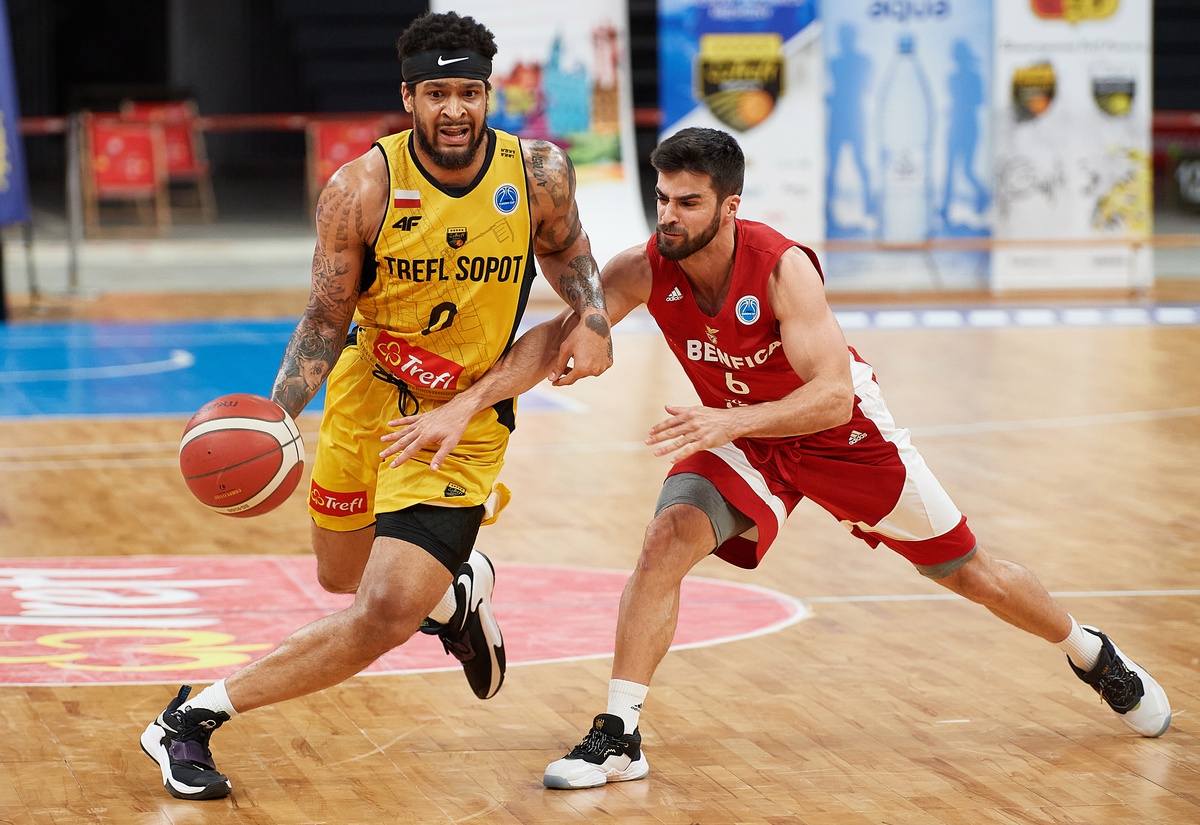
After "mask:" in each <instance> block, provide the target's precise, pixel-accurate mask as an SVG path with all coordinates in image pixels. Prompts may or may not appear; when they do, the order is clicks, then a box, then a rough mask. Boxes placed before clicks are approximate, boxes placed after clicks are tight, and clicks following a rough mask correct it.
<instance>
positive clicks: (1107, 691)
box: [1095, 659, 1143, 712]
mask: <svg viewBox="0 0 1200 825" xmlns="http://www.w3.org/2000/svg"><path fill="white" fill-rule="evenodd" d="M1095 688H1096V690H1097V692H1099V694H1100V696H1101V698H1102V699H1104V701H1106V702H1108V704H1109V706H1110V707H1112V708H1113V709H1116V710H1122V709H1123V710H1122V712H1124V711H1126V710H1129V709H1130V708H1132V707H1133V706H1134V705H1136V704H1137V702H1138V700H1139V699H1141V697H1142V692H1143V687H1142V680H1141V679H1140V678H1139V677H1138V675H1137V674H1136V673H1134V672H1133V671H1132V670H1130V669H1129V668H1127V667H1126V666H1125V663H1124V662H1122V661H1121V660H1120V659H1114V660H1113V662H1112V664H1111V665H1109V666H1108V670H1107V671H1105V673H1104V675H1103V676H1101V677H1100V678H1099V679H1098V680H1096V684H1095Z"/></svg>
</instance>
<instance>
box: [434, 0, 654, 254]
mask: <svg viewBox="0 0 1200 825" xmlns="http://www.w3.org/2000/svg"><path fill="white" fill-rule="evenodd" d="M431 7H432V10H433V11H435V12H447V11H455V12H458V13H459V14H461V15H469V16H471V17H474V18H475V19H476V20H478V21H479V22H480V23H482V24H483V25H485V26H487V27H488V28H489V29H491V30H492V33H493V34H494V35H495V36H496V44H497V46H498V47H499V50H500V51H499V53H498V54H497V55H496V57H495V59H494V60H493V61H492V77H491V81H492V87H493V89H492V98H491V102H490V108H489V112H488V123H489V125H491V126H493V127H495V128H497V129H503V130H505V131H508V132H512V133H514V134H517V135H520V136H521V137H522V138H530V139H543V140H549V141H551V142H553V143H555V144H557V145H559V146H561V147H563V148H564V149H566V150H567V153H568V154H569V155H570V157H571V162H572V163H573V164H574V165H575V172H576V175H577V180H578V190H577V193H576V200H577V201H578V203H579V212H580V217H581V218H582V220H583V226H584V229H585V230H586V231H587V233H588V236H589V238H591V242H592V251H593V253H594V254H595V257H596V261H597V262H598V263H599V264H600V265H601V266H603V265H604V264H605V263H606V262H607V261H608V259H609V258H611V257H612V256H613V255H615V254H616V253H617V252H620V251H621V250H623V249H625V248H627V247H630V246H633V245H634V244H637V243H640V242H643V241H645V240H646V238H647V237H649V234H650V230H649V227H648V226H647V224H646V216H645V207H644V205H643V203H642V198H641V191H640V188H639V184H638V171H637V147H636V142H635V139H634V131H633V103H632V92H631V91H630V82H629V32H628V28H629V24H628V19H629V15H628V10H627V8H626V0H591V2H588V3H586V4H578V5H573V6H571V7H570V9H569V13H566V12H567V9H566V7H565V6H564V5H563V3H562V2H560V0H522V2H520V3H508V4H504V3H493V2H488V0H454V2H450V1H449V0H434V2H433V3H431Z"/></svg>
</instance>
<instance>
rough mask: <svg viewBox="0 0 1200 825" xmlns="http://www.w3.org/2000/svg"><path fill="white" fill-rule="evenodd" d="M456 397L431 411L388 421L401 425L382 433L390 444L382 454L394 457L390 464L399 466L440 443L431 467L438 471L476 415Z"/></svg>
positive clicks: (383, 438)
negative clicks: (459, 402)
mask: <svg viewBox="0 0 1200 825" xmlns="http://www.w3.org/2000/svg"><path fill="white" fill-rule="evenodd" d="M456 400H457V399H451V400H450V401H447V402H446V403H445V404H443V405H442V406H440V407H435V408H434V409H432V410H430V411H429V412H424V413H417V414H416V415H407V416H404V417H403V418H394V419H392V420H391V421H389V422H388V426H389V427H398V428H402V429H398V430H397V431H396V432H394V433H388V434H387V435H384V436H381V437H380V440H381V441H390V442H391V445H390V446H388V447H387V449H385V450H384V451H383V452H381V453H380V454H379V457H380V458H381V459H384V460H386V459H388V458H389V457H391V459H392V460H391V462H390V463H389V464H388V466H389V467H399V466H400V465H401V464H403V463H404V462H406V461H408V460H409V459H410V458H412V457H413V456H414V455H416V454H417V453H419V452H421V451H422V450H426V449H430V448H431V447H432V446H433V445H437V451H436V452H435V453H434V455H433V458H432V459H431V460H430V461H429V469H431V470H433V471H434V472H436V471H437V470H438V469H440V468H441V466H442V462H443V461H444V460H445V459H446V456H448V455H449V454H450V451H451V450H453V449H454V448H455V447H457V446H458V442H459V441H461V440H462V437H463V433H464V432H466V430H467V425H468V424H470V423H471V416H472V415H474V411H473V410H472V409H471V408H470V406H469V405H467V404H457V403H455V401H456Z"/></svg>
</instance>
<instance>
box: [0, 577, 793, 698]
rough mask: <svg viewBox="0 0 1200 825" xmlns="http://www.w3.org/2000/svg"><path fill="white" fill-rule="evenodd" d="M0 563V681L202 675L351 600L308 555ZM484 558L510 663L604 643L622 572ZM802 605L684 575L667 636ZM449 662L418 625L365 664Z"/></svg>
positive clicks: (735, 624)
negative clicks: (322, 583)
mask: <svg viewBox="0 0 1200 825" xmlns="http://www.w3.org/2000/svg"><path fill="white" fill-rule="evenodd" d="M2 565H3V566H0V684H8V685H16V684H23V685H52V684H53V685H58V684H131V683H150V682H182V681H187V682H191V683H197V682H210V681H213V680H215V679H219V678H223V677H225V676H228V675H229V674H231V673H233V672H234V671H235V670H237V669H239V668H241V667H244V666H245V665H246V664H248V663H249V662H251V661H253V660H254V659H257V658H260V657H261V656H263V655H264V654H265V653H267V652H268V651H270V650H271V649H273V648H274V647H275V646H277V645H278V644H279V642H280V641H281V640H282V639H284V638H285V637H286V636H288V635H290V634H291V633H293V632H295V631H296V630H297V629H299V628H300V627H303V626H304V625H306V624H308V623H310V622H312V621H314V620H315V619H318V618H320V617H321V616H326V615H329V614H330V613H334V612H337V611H339V610H342V609H344V608H346V607H348V606H349V605H350V604H351V602H352V601H353V596H349V595H339V594H331V593H326V592H325V591H324V590H322V589H321V588H320V587H319V586H318V585H317V583H316V569H315V567H316V565H315V562H314V561H313V559H312V557H311V556H310V555H308V554H305V555H302V556H301V555H298V556H235V557H230V556H203V557H202V556H187V557H179V556H142V557H129V556H122V557H119V558H117V557H100V558H87V559H83V558H55V559H46V558H15V559H4V560H3V561H2ZM496 568H497V575H498V579H499V581H500V584H499V585H498V586H497V588H496V596H495V602H494V607H495V612H496V616H497V618H498V620H499V622H500V624H501V626H502V627H503V629H504V638H505V642H506V645H507V655H508V664H509V665H510V666H513V665H520V664H523V663H534V662H547V661H555V660H560V661H562V660H569V659H580V658H594V657H603V656H611V655H612V649H613V634H614V632H615V629H616V618H617V605H618V604H619V602H620V598H621V590H622V588H623V587H624V584H625V580H626V579H627V578H628V576H629V573H628V571H625V570H593V569H587V570H576V569H570V568H558V567H548V566H541V565H506V564H503V563H498V564H497V565H496ZM807 615H808V613H807V610H806V609H805V608H804V606H803V605H802V604H800V603H799V602H797V601H795V600H794V599H792V598H790V597H788V596H785V595H783V594H781V593H775V592H772V591H769V590H764V589H761V588H756V587H751V586H748V585H739V584H733V583H730V582H721V581H715V580H708V579H702V578H693V577H688V578H687V579H685V580H684V583H683V604H682V605H681V608H680V615H679V629H678V631H677V632H676V634H675V646H676V647H680V646H697V645H703V644H717V643H719V642H722V641H731V640H734V639H738V638H741V637H744V636H746V635H751V634H758V633H766V632H771V631H774V630H778V629H780V628H782V627H786V626H787V625H790V624H792V623H794V622H796V621H799V620H800V619H803V618H805V617H806V616H807ZM547 627H553V628H554V629H555V632H553V633H547V632H546V631H545V629H546V628H547ZM460 668H461V665H460V664H459V663H458V661H457V660H456V659H454V658H452V657H450V656H447V655H446V653H445V651H444V650H443V649H442V645H441V643H440V642H439V641H438V640H437V639H436V638H435V637H432V636H426V635H424V634H421V633H418V634H415V635H414V636H413V638H412V639H411V640H410V641H408V642H407V643H405V644H403V645H401V646H400V647H398V648H396V649H395V650H392V651H390V652H388V653H386V654H384V655H383V656H382V657H381V658H380V659H379V660H378V661H376V662H375V663H374V664H372V665H371V666H370V667H368V668H367V669H366V671H364V672H365V673H368V674H384V673H411V672H419V671H429V670H460ZM464 690H465V686H464Z"/></svg>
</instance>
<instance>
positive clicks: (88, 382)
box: [0, 304, 1200, 419]
mask: <svg viewBox="0 0 1200 825" xmlns="http://www.w3.org/2000/svg"><path fill="white" fill-rule="evenodd" d="M835 314H836V315H837V317H838V321H839V322H840V323H841V325H842V327H843V328H844V329H845V330H846V331H847V332H848V333H849V332H851V331H853V330H860V329H913V328H916V329H919V328H925V329H946V328H968V329H969V328H996V327H1006V326H1014V327H1047V326H1196V325H1200V306H1196V305H1165V304H1159V305H1155V304H1133V305H1128V306H1102V307H1098V306H1074V307H1040V306H1027V307H1009V308H996V307H991V308H980V307H961V308H955V307H934V308H904V309H897V308H870V309H851V308H844V309H838V310H837V311H836V312H835ZM544 317H545V316H538V314H537V313H533V312H531V313H529V314H528V315H526V317H525V321H524V325H523V326H530V325H533V324H536V323H538V322H539V321H541V320H544ZM295 325H296V319H295V318H286V319H278V320H219V321H212V320H208V321H173V322H141V323H128V322H126V323H94V322H83V321H75V322H64V323H38V324H0V419H3V418H20V417H29V416H138V415H188V416H190V415H191V414H192V413H193V412H195V411H196V410H197V409H199V407H200V406H201V405H203V404H204V403H206V402H208V401H210V400H212V399H213V398H216V397H217V396H220V395H225V394H227V393H232V392H249V393H255V394H257V395H268V394H270V391H271V384H272V382H273V381H274V379H275V373H276V371H277V370H278V369H279V359H280V358H281V357H282V355H283V350H284V347H285V346H286V345H287V342H288V339H289V338H290V337H291V334H292V330H293V329H294V328H295ZM655 329H656V328H655V326H654V322H653V321H652V320H651V319H650V318H649V316H648V315H646V314H645V313H644V312H638V313H634V314H632V315H630V316H629V317H628V318H627V319H625V320H624V321H622V322H621V324H620V325H618V326H617V327H616V329H615V332H616V333H618V334H622V333H624V334H629V333H633V334H637V333H652V332H654V331H655ZM323 403H324V391H323V390H322V392H321V393H319V394H318V395H317V397H316V398H315V399H314V401H313V403H312V404H310V405H309V409H313V410H317V409H320V408H321V405H322V404H323ZM521 405H522V409H523V410H526V411H530V410H539V409H542V410H548V409H575V407H574V406H572V405H571V404H570V403H569V402H567V401H566V400H560V399H558V398H556V397H555V394H553V393H545V392H539V391H536V390H535V391H533V392H531V393H529V394H527V395H526V396H524V397H523V398H522V400H521Z"/></svg>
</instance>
